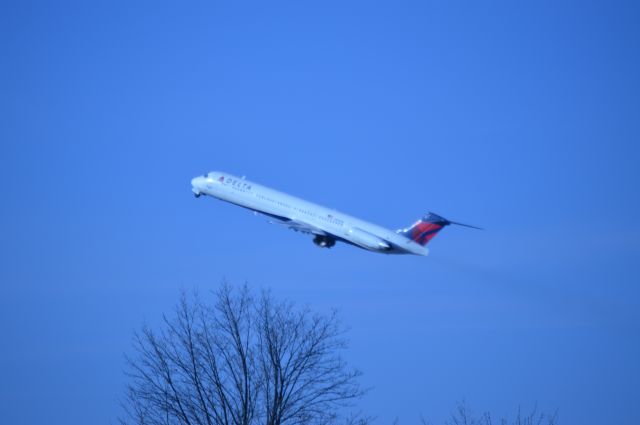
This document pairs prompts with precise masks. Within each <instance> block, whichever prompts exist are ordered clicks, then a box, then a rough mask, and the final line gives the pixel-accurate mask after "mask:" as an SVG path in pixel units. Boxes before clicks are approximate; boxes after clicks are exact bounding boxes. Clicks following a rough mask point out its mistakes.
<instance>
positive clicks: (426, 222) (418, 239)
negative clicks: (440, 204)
mask: <svg viewBox="0 0 640 425" xmlns="http://www.w3.org/2000/svg"><path fill="white" fill-rule="evenodd" d="M450 224H457V225H459V226H465V227H471V228H473V229H480V227H476V226H470V225H468V224H462V223H458V222H455V221H449V220H447V219H446V218H444V217H440V216H439V215H438V214H434V213H432V212H429V213H428V214H427V215H425V216H424V217H422V218H421V219H420V220H418V221H417V222H415V223H414V224H413V225H412V226H411V227H409V228H407V229H402V230H400V231H399V233H400V234H401V235H404V236H406V237H407V238H409V239H411V240H413V241H414V242H415V243H418V244H420V245H422V246H425V245H426V244H427V243H428V242H429V241H430V240H431V239H433V237H434V236H435V235H436V234H437V233H438V232H439V231H440V230H442V228H443V227H445V226H448V225H450Z"/></svg>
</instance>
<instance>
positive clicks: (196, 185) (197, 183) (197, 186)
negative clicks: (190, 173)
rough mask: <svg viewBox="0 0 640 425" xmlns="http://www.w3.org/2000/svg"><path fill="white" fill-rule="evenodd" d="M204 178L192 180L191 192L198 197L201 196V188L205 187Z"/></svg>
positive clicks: (199, 177)
mask: <svg viewBox="0 0 640 425" xmlns="http://www.w3.org/2000/svg"><path fill="white" fill-rule="evenodd" d="M203 180H204V178H203V177H202V176H198V177H194V178H192V179H191V191H192V192H193V193H194V194H195V195H196V197H199V196H200V193H201V187H202V186H203V184H202V183H203Z"/></svg>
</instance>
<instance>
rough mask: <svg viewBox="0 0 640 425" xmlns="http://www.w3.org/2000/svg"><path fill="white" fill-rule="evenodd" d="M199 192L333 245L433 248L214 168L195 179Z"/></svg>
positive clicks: (407, 250)
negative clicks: (264, 216) (263, 215)
mask: <svg viewBox="0 0 640 425" xmlns="http://www.w3.org/2000/svg"><path fill="white" fill-rule="evenodd" d="M191 185H192V191H193V192H194V194H195V195H196V196H200V195H209V196H212V197H215V198H218V199H221V200H223V201H226V202H230V203H232V204H235V205H239V206H241V207H245V208H248V209H250V210H253V211H256V212H259V213H262V214H265V215H267V216H270V217H271V218H273V219H275V220H276V222H277V223H278V224H283V225H285V226H287V227H290V228H291V229H293V230H297V231H302V232H305V233H310V234H313V235H315V239H314V242H315V243H316V244H317V245H319V246H321V247H331V246H333V244H334V243H335V241H342V242H347V243H349V244H352V245H355V246H358V247H360V248H363V249H367V250H369V251H374V252H380V253H386V254H415V255H423V256H425V255H427V254H428V253H429V250H428V249H427V247H425V246H422V245H420V244H418V243H416V242H415V241H413V240H412V239H409V238H407V237H406V236H404V235H403V234H401V233H398V232H399V231H398V232H397V231H394V230H390V229H386V228H384V227H381V226H378V225H375V224H373V223H369V222H367V221H364V220H361V219H358V218H355V217H352V216H350V215H347V214H344V213H341V212H339V211H336V210H334V209H331V208H326V207H323V206H321V205H318V204H314V203H312V202H308V201H305V200H303V199H300V198H296V197H294V196H291V195H288V194H286V193H283V192H279V191H277V190H273V189H270V188H268V187H265V186H262V185H259V184H256V183H254V182H250V181H249V180H245V179H244V178H240V177H236V176H233V175H231V174H228V173H223V172H216V171H212V172H210V173H207V174H205V175H203V176H199V177H196V178H194V179H193V180H192V181H191Z"/></svg>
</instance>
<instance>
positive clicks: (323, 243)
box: [313, 235, 336, 248]
mask: <svg viewBox="0 0 640 425" xmlns="http://www.w3.org/2000/svg"><path fill="white" fill-rule="evenodd" d="M313 243H314V244H316V245H317V246H319V247H320V248H331V247H332V246H334V245H335V244H336V240H335V239H333V238H330V237H329V236H322V235H316V237H315V238H313Z"/></svg>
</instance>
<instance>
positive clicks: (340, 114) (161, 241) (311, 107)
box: [0, 0, 640, 425]
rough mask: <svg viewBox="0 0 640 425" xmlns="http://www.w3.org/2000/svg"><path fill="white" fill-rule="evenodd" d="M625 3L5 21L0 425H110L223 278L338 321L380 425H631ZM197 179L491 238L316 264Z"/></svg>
mask: <svg viewBox="0 0 640 425" xmlns="http://www.w3.org/2000/svg"><path fill="white" fill-rule="evenodd" d="M637 4H638V3H637V2H633V1H629V2H619V1H599V2H592V1H575V2H569V1H557V0H554V1H501V2H493V1H490V2H461V1H446V2H435V1H423V2H414V3H409V2H395V1H394V2H371V1H362V2H346V1H340V2H324V1H323V2H279V1H276V2H256V3H250V2H227V3H226V4H225V3H222V2H202V3H191V2H189V3H187V2H172V3H169V4H162V3H159V2H155V1H154V2H146V3H138V2H136V3H135V4H132V2H128V1H127V2H121V3H119V2H81V1H78V2H74V3H65V2H49V3H32V2H25V1H19V2H18V1H16V2H3V4H2V6H1V10H0V54H1V58H2V60H1V61H2V62H1V66H0V113H1V117H2V118H1V119H0V143H1V151H0V164H1V166H0V185H1V188H2V192H1V193H2V199H1V201H0V230H1V234H0V332H1V334H2V342H1V346H0V376H1V379H0V381H1V384H0V423H3V424H44V423H48V424H63V423H64V424H67V425H71V424H109V423H113V422H115V419H116V417H117V415H118V412H119V408H118V399H119V398H120V396H121V395H122V390H123V387H124V384H125V377H124V376H123V374H122V370H123V367H124V359H123V354H124V353H126V352H130V348H131V344H130V343H131V337H132V333H133V331H134V330H135V329H138V328H139V327H140V326H141V324H142V323H143V321H144V320H147V321H149V322H151V323H156V322H157V320H158V318H159V317H160V315H161V314H162V313H163V312H169V311H170V310H171V309H172V307H173V305H174V303H175V302H176V300H177V298H178V295H179V291H180V288H181V287H184V288H192V287H198V288H200V290H201V291H202V290H208V289H210V288H215V287H216V285H217V284H218V283H219V282H220V280H221V279H222V278H223V277H226V278H228V279H229V280H231V281H232V282H234V283H237V284H240V283H242V282H244V281H245V280H246V281H248V282H249V283H250V285H251V286H252V287H254V288H262V287H268V288H271V289H272V290H273V292H274V294H275V295H276V296H278V297H286V298H289V299H291V300H293V301H295V302H298V303H301V304H306V303H308V304H309V305H310V306H311V307H312V308H314V309H316V310H321V311H323V310H326V309H328V308H330V307H337V308H339V309H340V310H341V312H342V317H343V319H344V322H345V324H347V325H348V326H349V327H350V328H351V331H350V334H349V335H350V339H351V348H350V350H349V351H348V353H347V357H348V360H349V361H350V362H351V364H353V365H355V366H357V367H358V368H359V369H361V370H362V371H363V372H364V376H363V379H362V383H363V385H365V386H372V387H373V389H372V391H371V392H370V393H369V394H368V395H367V396H366V397H365V398H364V399H363V400H362V401H361V403H360V407H361V408H362V409H363V410H364V411H366V412H368V413H369V414H372V415H376V416H378V422H377V423H379V424H388V423H390V422H391V421H392V420H393V418H395V417H399V418H400V420H401V421H402V423H406V424H408V423H416V421H417V419H418V416H419V415H420V413H422V414H424V415H425V416H427V417H429V418H431V419H432V421H434V423H439V422H440V421H441V420H442V419H443V418H445V417H446V416H447V415H448V414H449V413H450V412H451V411H452V409H453V407H454V404H455V402H456V401H457V400H460V399H462V398H465V399H466V400H467V401H468V402H469V403H470V404H471V406H472V407H474V408H475V410H476V411H481V410H485V409H489V410H492V411H493V412H494V413H495V414H498V415H500V414H512V413H513V412H514V411H515V410H516V409H517V406H518V405H522V406H523V407H524V408H531V407H533V405H534V404H535V403H537V404H538V406H539V407H540V408H541V409H543V410H547V411H552V410H554V409H556V408H558V409H559V418H560V423H561V424H581V425H590V424H594V425H595V424H605V423H610V424H618V425H622V424H638V423H640V410H639V409H638V404H639V403H640V388H639V387H638V382H639V381H640V363H639V362H638V359H640V302H639V298H640V289H639V287H638V285H639V283H640V279H639V273H638V261H639V260H640V255H639V254H640V244H639V243H638V240H639V238H640V224H639V223H638V215H639V214H640V199H639V194H640V190H639V186H640V184H639V183H640V171H639V166H638V165H639V160H640V158H639V156H640V155H639V154H640V147H639V141H640V140H639V136H640V101H639V99H640V77H639V76H640V55H639V44H640V25H639V24H638V22H640V10H639V7H638V6H637ZM210 170H224V171H227V172H230V173H233V174H238V175H243V174H244V175H246V176H247V178H249V179H252V180H255V181H257V182H260V183H262V184H265V185H267V186H271V187H273V188H276V189H280V190H283V191H286V192H289V193H291V194H294V195H297V196H300V197H303V198H306V199H309V200H311V201H314V202H317V203H320V204H324V205H327V206H331V207H334V208H336V209H339V210H341V211H344V212H346V213H349V214H352V215H356V216H359V217H362V218H364V219H367V220H370V221H372V222H374V223H378V224H381V225H384V226H388V227H391V228H398V227H403V226H405V225H407V224H409V223H411V222H413V221H414V220H415V219H416V218H418V217H419V216H421V215H422V214H423V213H425V212H426V211H435V212H437V213H439V214H442V215H444V216H445V217H447V218H450V219H452V220H459V221H462V222H469V223H471V224H475V225H479V226H483V227H486V229H487V230H486V231H483V232H480V231H474V230H471V229H466V228H460V227H457V228H456V227H449V228H446V229H445V230H444V231H442V232H441V233H440V234H439V235H438V236H437V237H436V238H435V239H434V240H433V241H432V242H431V243H430V248H431V255H430V256H429V257H427V258H422V257H411V256H405V257H402V256H384V255H378V254H374V253H370V252H366V251H362V250H358V249H355V248H353V247H350V246H346V245H339V246H336V247H335V248H333V249H331V250H322V249H318V248H317V247H315V246H314V245H313V243H312V242H311V239H310V238H309V237H308V236H304V235H300V234H297V233H294V232H290V231H285V230H283V229H282V228H280V227H279V226H272V225H269V224H267V223H266V220H265V219H263V218H260V217H255V216H253V215H252V214H250V213H248V212H247V211H245V210H242V209H240V208H237V207H233V206H231V205H229V204H225V203H222V202H219V201H215V200H213V199H210V198H208V199H207V198H205V199H202V198H201V199H197V200H196V199H194V198H193V196H192V194H191V192H190V184H189V182H190V179H191V178H192V177H194V176H195V175H198V174H201V173H203V172H206V171H210Z"/></svg>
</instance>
